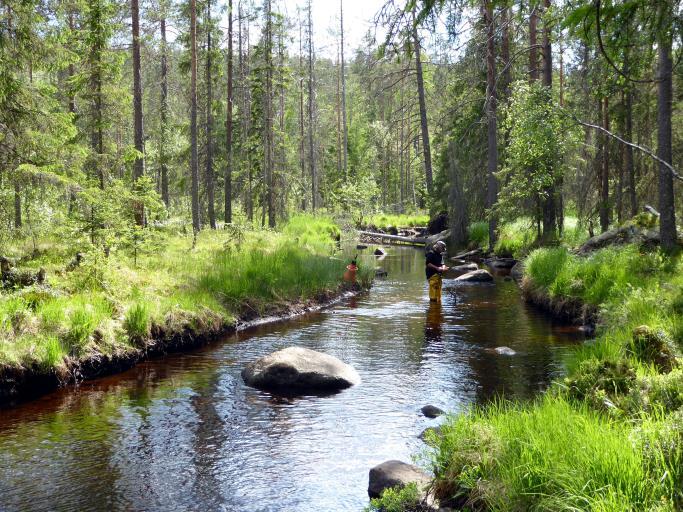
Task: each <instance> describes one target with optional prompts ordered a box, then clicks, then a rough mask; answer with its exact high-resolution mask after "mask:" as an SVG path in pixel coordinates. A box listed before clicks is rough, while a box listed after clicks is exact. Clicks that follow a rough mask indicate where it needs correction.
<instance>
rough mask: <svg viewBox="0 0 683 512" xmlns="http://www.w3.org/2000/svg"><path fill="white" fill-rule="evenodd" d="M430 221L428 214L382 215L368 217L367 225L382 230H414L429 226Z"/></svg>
mask: <svg viewBox="0 0 683 512" xmlns="http://www.w3.org/2000/svg"><path fill="white" fill-rule="evenodd" d="M429 220H430V219H429V215H427V214H414V215H410V214H400V215H391V214H387V213H382V214H378V215H372V216H370V217H368V219H367V224H368V225H373V226H375V227H377V228H380V229H386V228H389V227H395V228H412V227H416V226H422V227H425V226H426V225H427V224H429Z"/></svg>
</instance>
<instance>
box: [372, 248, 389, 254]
mask: <svg viewBox="0 0 683 512" xmlns="http://www.w3.org/2000/svg"><path fill="white" fill-rule="evenodd" d="M386 253H387V251H385V250H384V249H382V248H381V247H378V248H377V249H375V256H384V255H385V254H386Z"/></svg>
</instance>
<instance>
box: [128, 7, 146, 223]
mask: <svg viewBox="0 0 683 512" xmlns="http://www.w3.org/2000/svg"><path fill="white" fill-rule="evenodd" d="M131 20H132V26H133V132H134V134H133V140H134V143H135V149H136V150H138V151H139V152H140V154H141V156H140V157H138V158H136V159H135V162H134V163H133V182H136V181H137V180H138V178H141V177H142V176H143V175H144V174H145V140H144V132H143V125H142V79H141V77H140V65H141V64H140V6H139V3H138V0H131ZM134 209H135V222H136V224H137V225H138V226H142V225H144V223H145V212H144V206H143V205H142V204H135V205H134Z"/></svg>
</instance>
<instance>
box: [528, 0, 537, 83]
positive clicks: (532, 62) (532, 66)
mask: <svg viewBox="0 0 683 512" xmlns="http://www.w3.org/2000/svg"><path fill="white" fill-rule="evenodd" d="M533 1H534V0H531V7H530V8H531V14H529V79H530V80H531V81H532V82H533V81H534V80H538V13H537V10H536V6H534V5H533Z"/></svg>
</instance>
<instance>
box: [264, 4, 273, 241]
mask: <svg viewBox="0 0 683 512" xmlns="http://www.w3.org/2000/svg"><path fill="white" fill-rule="evenodd" d="M265 57H266V84H265V102H264V103H265V109H264V110H265V112H264V115H265V123H264V125H265V147H264V152H265V171H266V202H267V207H268V226H269V227H271V228H274V227H275V206H274V204H273V181H274V180H273V21H272V15H271V1H270V0H266V49H265Z"/></svg>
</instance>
